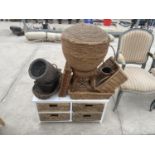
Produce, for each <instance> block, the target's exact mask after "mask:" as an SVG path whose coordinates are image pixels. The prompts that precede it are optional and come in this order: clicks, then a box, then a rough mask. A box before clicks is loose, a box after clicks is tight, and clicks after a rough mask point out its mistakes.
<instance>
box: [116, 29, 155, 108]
mask: <svg viewBox="0 0 155 155" xmlns="http://www.w3.org/2000/svg"><path fill="white" fill-rule="evenodd" d="M153 40H154V36H153V35H152V34H151V33H150V32H149V31H147V30H142V29H131V30H128V31H126V32H125V33H123V34H122V35H121V36H120V39H119V43H118V49H117V53H116V60H117V61H118V62H119V63H121V64H122V68H123V69H124V71H125V73H126V75H127V76H128V80H127V81H126V82H125V83H123V84H122V85H121V86H120V88H119V91H118V94H117V99H116V102H115V105H114V109H113V111H115V110H116V109H117V106H118V104H119V101H120V99H121V96H122V94H123V93H124V92H129V93H140V94H155V76H153V75H152V74H150V72H148V71H146V70H145V69H144V68H145V66H146V62H147V60H148V56H151V57H152V58H153V59H154V55H153V54H152V53H150V49H151V46H152V43H153ZM126 64H137V65H141V67H138V66H137V67H129V66H128V67H127V66H126ZM153 102H154V101H153Z"/></svg>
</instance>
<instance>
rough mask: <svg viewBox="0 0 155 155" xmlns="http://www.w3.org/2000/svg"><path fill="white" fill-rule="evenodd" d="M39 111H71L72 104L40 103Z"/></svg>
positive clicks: (38, 105)
mask: <svg viewBox="0 0 155 155" xmlns="http://www.w3.org/2000/svg"><path fill="white" fill-rule="evenodd" d="M37 109H38V111H39V112H43V111H51V112H52V111H69V110H70V103H38V104H37Z"/></svg>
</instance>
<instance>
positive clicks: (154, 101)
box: [150, 100, 155, 111]
mask: <svg viewBox="0 0 155 155" xmlns="http://www.w3.org/2000/svg"><path fill="white" fill-rule="evenodd" d="M152 109H155V100H153V101H152V103H151V105H150V111H152Z"/></svg>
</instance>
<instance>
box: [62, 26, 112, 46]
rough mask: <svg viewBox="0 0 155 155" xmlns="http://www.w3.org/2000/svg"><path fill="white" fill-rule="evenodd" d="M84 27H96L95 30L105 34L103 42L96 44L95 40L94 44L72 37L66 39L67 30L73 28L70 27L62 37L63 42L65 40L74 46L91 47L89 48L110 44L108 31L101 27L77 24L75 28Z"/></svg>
mask: <svg viewBox="0 0 155 155" xmlns="http://www.w3.org/2000/svg"><path fill="white" fill-rule="evenodd" d="M78 25H79V26H80V25H81V26H83V25H86V26H88V27H91V26H92V27H94V28H96V29H98V30H99V31H101V33H103V35H104V37H103V39H102V40H100V41H96V42H95V40H94V41H93V42H90V41H83V40H82V41H80V40H77V39H75V38H72V37H66V36H65V35H66V33H67V30H68V29H70V28H71V27H69V28H67V29H66V30H65V31H64V32H63V33H62V36H61V40H62V41H63V40H66V41H69V42H71V43H72V44H78V45H89V46H91V45H100V44H104V43H109V42H110V37H109V35H108V33H107V32H106V31H104V30H103V29H101V28H100V27H97V26H95V25H87V24H83V23H82V24H76V25H74V26H78ZM72 27H73V26H72Z"/></svg>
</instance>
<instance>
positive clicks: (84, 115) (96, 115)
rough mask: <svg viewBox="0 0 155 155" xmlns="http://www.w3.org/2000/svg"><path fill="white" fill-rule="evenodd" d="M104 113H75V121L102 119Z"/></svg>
mask: <svg viewBox="0 0 155 155" xmlns="http://www.w3.org/2000/svg"><path fill="white" fill-rule="evenodd" d="M101 117H102V113H73V122H89V121H100V120H101Z"/></svg>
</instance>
